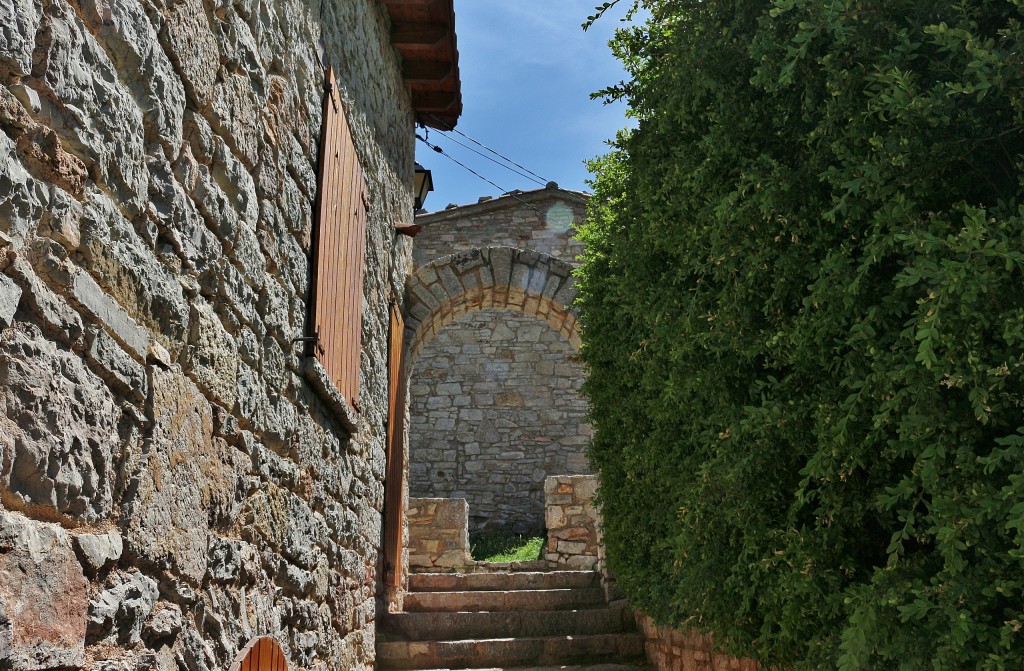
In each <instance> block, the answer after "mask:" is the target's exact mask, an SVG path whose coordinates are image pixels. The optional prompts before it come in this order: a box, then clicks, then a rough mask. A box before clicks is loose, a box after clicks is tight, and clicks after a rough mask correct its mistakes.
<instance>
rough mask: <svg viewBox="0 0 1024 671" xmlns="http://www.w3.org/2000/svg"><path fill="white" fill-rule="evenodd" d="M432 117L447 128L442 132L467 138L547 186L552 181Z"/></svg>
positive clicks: (441, 120) (432, 116)
mask: <svg viewBox="0 0 1024 671" xmlns="http://www.w3.org/2000/svg"><path fill="white" fill-rule="evenodd" d="M430 116H431V118H432V119H433V120H434V121H435V122H436V123H438V124H440V125H442V126H445V128H443V129H441V130H447V131H451V132H452V133H458V134H459V135H461V136H462V137H464V138H466V139H467V140H469V141H470V142H472V143H473V144H475V145H477V146H479V147H483V148H484V149H486V150H487V151H489V152H491V153H492V154H494V155H495V156H497V157H498V158H500V159H501V160H503V161H508V162H509V163H511V164H512V165H514V166H515V167H517V168H519V169H521V170H525V171H526V172H528V173H530V174H531V175H533V176H534V177H536V178H537V179H539V180H541V182H543V183H544V184H547V183H548V182H549V181H551V180H549V179H545V178H544V177H541V176H540V175H538V174H537V173H535V172H534V171H532V170H530V169H529V168H527V167H526V166H524V165H520V164H518V163H516V162H515V161H513V160H512V159H510V158H509V157H508V156H505V155H504V154H502V153H501V152H499V151H497V150H495V149H491V148H490V147H488V146H487V145H485V144H484V143H483V142H480V140H477V139H475V138H472V137H470V136H468V135H466V134H465V133H463V132H462V131H461V130H459V129H458V128H456V127H454V126H452V125H451V124H449V123H445V121H444V120H443V119H441V118H439V117H436V116H434V115H430Z"/></svg>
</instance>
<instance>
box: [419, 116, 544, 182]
mask: <svg viewBox="0 0 1024 671" xmlns="http://www.w3.org/2000/svg"><path fill="white" fill-rule="evenodd" d="M435 130H436V129H435ZM438 133H440V134H441V136H442V137H443V138H444V139H446V140H450V141H452V142H454V143H455V144H457V145H459V146H460V147H465V148H466V149H468V150H470V151H471V152H473V153H474V154H477V155H478V156H482V157H484V158H486V159H487V160H488V161H490V162H491V163H494V164H496V165H500V166H501V167H502V168H505V170H508V171H510V172H514V173H515V174H517V175H519V176H520V177H525V178H526V179H528V180H530V181H531V182H536V183H537V184H540V185H541V186H546V185H547V182H546V181H544V178H540V179H538V178H537V177H532V176H531V175H532V174H533V173H530V174H527V173H526V172H520V171H519V170H516V169H515V168H512V167H510V166H507V165H505V164H504V163H502V162H501V161H499V160H497V159H494V158H492V157H490V156H488V155H487V154H485V153H483V152H482V151H479V150H477V149H473V148H472V147H470V146H469V145H468V144H466V143H465V142H459V141H458V140H456V139H455V138H453V137H452V136H450V135H445V133H444V132H442V131H438ZM527 172H529V171H527Z"/></svg>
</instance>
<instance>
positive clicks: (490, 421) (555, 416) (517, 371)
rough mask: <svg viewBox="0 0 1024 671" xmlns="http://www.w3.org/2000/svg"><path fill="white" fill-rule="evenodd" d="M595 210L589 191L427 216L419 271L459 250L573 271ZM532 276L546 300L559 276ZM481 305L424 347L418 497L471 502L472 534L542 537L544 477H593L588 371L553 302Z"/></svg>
mask: <svg viewBox="0 0 1024 671" xmlns="http://www.w3.org/2000/svg"><path fill="white" fill-rule="evenodd" d="M516 198H520V199H521V200H522V201H523V202H520V200H517V199H516ZM585 202H586V198H585V196H583V195H582V194H578V193H575V192H568V191H563V190H561V189H557V188H554V187H552V188H548V189H540V190H538V191H532V192H528V193H524V194H519V195H518V196H516V197H512V196H508V195H506V196H503V197H501V198H498V199H493V200H487V201H484V202H481V203H476V204H472V205H467V206H463V207H458V208H452V209H448V210H444V211H441V212H435V213H431V214H426V215H420V216H418V217H417V220H416V221H417V224H420V225H421V226H422V231H421V232H420V233H419V235H418V236H417V237H416V244H415V248H414V252H413V254H414V259H415V261H416V264H417V266H418V267H420V266H423V264H426V263H429V262H430V261H432V260H435V259H437V258H438V257H444V256H447V255H450V254H453V253H456V252H469V251H470V250H475V249H487V248H489V249H492V250H493V249H496V248H497V247H500V246H507V247H512V248H525V249H530V250H531V251H534V252H540V253H542V254H547V255H549V256H551V257H553V258H555V259H560V260H561V261H565V262H569V263H574V262H575V258H576V256H577V255H578V254H579V253H581V251H582V245H581V243H580V242H579V241H577V240H575V239H574V238H573V237H572V231H573V229H572V226H573V225H574V224H577V223H579V222H580V221H581V220H582V217H583V215H584V207H585ZM442 271H443V269H442V270H441V271H438V272H442ZM530 272H531V275H530V277H529V278H528V279H529V280H530V282H532V281H533V274H536V275H537V282H538V283H539V287H538V293H540V289H544V288H545V283H546V282H545V281H546V280H548V279H550V278H546V277H543V276H542V275H543V274H542V272H541V271H540V270H537V272H536V273H533V271H530ZM565 272H566V273H568V272H569V267H568V266H567V267H566V268H565ZM507 274H508V273H507V272H506V275H507ZM495 282H496V283H497V280H495ZM567 285H571V280H569V281H568V282H567ZM567 291H569V289H567ZM449 293H450V292H449ZM546 295H550V294H546ZM482 305H486V301H485V300H481V299H475V300H474V301H473V304H472V305H467V306H462V305H460V306H458V310H459V311H463V312H465V311H467V310H468V313H467V314H465V315H463V316H461V317H458V318H456V319H455V320H454V321H451V322H450V323H448V324H447V325H445V326H443V328H439V331H438V332H437V333H436V334H434V333H433V332H432V331H431V332H430V333H429V334H427V335H424V336H421V337H420V338H419V339H418V341H417V346H418V349H417V352H416V353H415V359H414V361H413V372H412V377H411V382H410V391H411V407H410V430H409V436H410V490H411V492H412V495H413V496H422V497H445V498H447V497H456V498H465V499H467V501H468V502H469V510H470V531H471V532H488V533H491V532H493V533H498V532H503V531H514V532H519V533H531V534H540V533H543V531H544V491H543V483H544V478H545V477H546V476H548V475H550V474H555V473H559V474H561V473H586V472H589V470H590V469H589V466H588V464H587V461H586V457H585V449H586V445H587V443H588V442H589V440H590V435H591V431H590V426H589V425H588V424H587V422H586V421H585V416H586V411H587V409H586V401H585V400H584V399H583V397H582V396H581V395H580V393H579V388H580V385H581V384H582V381H583V378H584V371H583V368H582V365H581V364H580V363H579V362H578V360H577V352H576V348H575V347H574V345H573V344H571V343H570V342H569V340H568V339H567V336H566V335H565V334H564V333H559V331H558V330H556V328H555V327H554V326H553V324H552V319H553V318H552V317H551V316H550V314H547V313H545V314H540V313H541V312H542V311H544V310H545V309H546V304H544V302H543V301H539V300H529V299H527V300H525V301H524V302H521V305H523V308H522V310H521V311H516V310H512V309H497V308H490V309H487V308H484V309H481V307H482ZM531 306H533V308H535V309H536V310H537V314H533V313H529V312H528V310H529V309H530V307H531ZM524 312H526V314H524ZM414 313H415V310H414ZM443 313H444V309H443V306H441V309H439V310H438V314H443ZM417 316H420V317H421V318H422V315H417Z"/></svg>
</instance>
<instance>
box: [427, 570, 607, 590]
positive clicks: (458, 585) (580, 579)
mask: <svg viewBox="0 0 1024 671" xmlns="http://www.w3.org/2000/svg"><path fill="white" fill-rule="evenodd" d="M599 582H600V576H599V575H598V574H597V573H596V572H594V571H569V570H562V571H516V572H512V571H509V572H489V573H414V574H412V575H411V576H409V589H410V590H411V591H413V592H453V591H488V590H513V589H515V590H518V589H558V588H568V589H571V588H578V587H593V586H595V585H597V584H599Z"/></svg>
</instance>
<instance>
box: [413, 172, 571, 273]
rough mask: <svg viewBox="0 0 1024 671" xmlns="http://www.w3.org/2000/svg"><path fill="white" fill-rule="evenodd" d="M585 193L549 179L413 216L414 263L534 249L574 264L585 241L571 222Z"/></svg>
mask: <svg viewBox="0 0 1024 671" xmlns="http://www.w3.org/2000/svg"><path fill="white" fill-rule="evenodd" d="M586 204H587V196H586V195H585V194H582V193H579V192H576V191H566V190H564V189H559V188H558V187H557V185H554V184H553V183H552V185H551V186H550V187H549V188H547V189H538V190H537V191H527V192H516V193H515V195H503V196H500V197H498V198H486V199H482V200H481V201H480V202H477V203H471V204H468V205H461V206H458V207H453V206H451V205H449V206H448V209H444V210H439V211H437V212H429V213H425V214H419V215H417V216H416V223H417V224H418V225H420V226H421V227H422V230H421V231H420V233H419V234H418V235H417V236H416V246H415V249H414V250H413V260H414V261H415V264H416V267H417V268H418V267H420V266H422V265H424V264H425V263H429V262H430V261H432V260H434V259H437V258H440V257H442V256H448V255H449V254H455V253H457V252H463V251H467V250H470V249H480V248H481V247H516V248H519V249H532V250H534V251H538V252H542V253H544V254H548V255H550V256H554V257H555V258H558V259H562V260H563V261H566V262H568V263H571V264H573V265H576V257H577V256H579V255H580V254H582V253H583V243H581V242H580V241H579V240H577V239H575V238H574V237H573V227H574V226H578V225H579V224H580V223H581V222H582V221H583V217H584V216H585V215H586Z"/></svg>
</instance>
